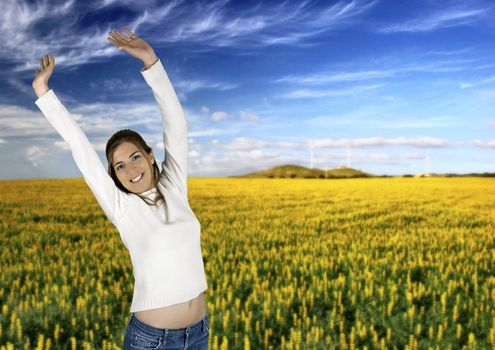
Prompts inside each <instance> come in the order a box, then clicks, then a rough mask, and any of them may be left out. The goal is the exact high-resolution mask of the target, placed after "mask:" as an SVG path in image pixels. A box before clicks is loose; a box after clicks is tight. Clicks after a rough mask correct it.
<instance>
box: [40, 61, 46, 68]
mask: <svg viewBox="0 0 495 350" xmlns="http://www.w3.org/2000/svg"><path fill="white" fill-rule="evenodd" d="M40 66H41V69H45V62H43V59H41V60H40Z"/></svg>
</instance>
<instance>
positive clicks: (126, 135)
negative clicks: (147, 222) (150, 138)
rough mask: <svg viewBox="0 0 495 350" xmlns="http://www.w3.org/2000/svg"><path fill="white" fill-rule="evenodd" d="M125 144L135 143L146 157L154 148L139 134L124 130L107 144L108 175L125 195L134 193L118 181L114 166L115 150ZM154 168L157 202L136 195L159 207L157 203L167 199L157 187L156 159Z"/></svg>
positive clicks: (158, 172) (158, 170)
mask: <svg viewBox="0 0 495 350" xmlns="http://www.w3.org/2000/svg"><path fill="white" fill-rule="evenodd" d="M124 142H131V143H133V144H134V145H135V146H136V147H137V148H138V149H139V150H140V151H141V152H143V153H145V154H146V155H149V154H150V153H151V151H152V148H151V147H150V146H148V144H147V143H146V141H144V139H143V138H142V137H141V135H139V133H137V132H135V131H133V130H130V129H122V130H119V131H117V132H116V133H114V134H113V135H112V136H111V137H110V139H109V140H108V142H107V146H106V149H105V154H106V156H107V161H108V174H109V175H110V177H111V178H112V179H113V181H114V182H115V185H116V186H117V187H118V188H119V189H121V190H122V191H124V192H125V193H133V192H131V191H129V190H128V189H127V188H125V187H124V185H122V183H121V182H120V180H119V179H118V177H117V175H116V174H115V170H114V168H113V166H112V163H113V154H114V152H115V150H116V149H117V147H118V146H119V145H121V144H122V143H124ZM152 167H153V175H154V185H155V187H156V189H157V195H158V197H157V198H156V201H153V200H151V199H149V198H146V197H142V196H139V194H137V193H136V194H137V195H138V196H139V197H141V199H142V200H143V201H144V202H145V203H147V204H151V205H157V202H158V201H159V200H160V199H162V200H165V198H164V197H163V194H162V193H161V192H160V190H159V189H158V186H157V184H158V179H159V178H160V169H159V168H158V165H157V163H156V159H155V162H154V163H153V165H152ZM150 201H151V203H150Z"/></svg>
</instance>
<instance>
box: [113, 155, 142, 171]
mask: <svg viewBox="0 0 495 350" xmlns="http://www.w3.org/2000/svg"><path fill="white" fill-rule="evenodd" d="M136 153H141V152H140V151H136V152H134V153H132V154H131V155H130V156H129V158H132V156H133V155H135V154H136ZM120 163H123V161H120V162H117V163H115V164H114V165H113V166H114V167H116V166H117V165H119V164H120Z"/></svg>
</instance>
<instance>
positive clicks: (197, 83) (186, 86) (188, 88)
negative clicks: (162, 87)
mask: <svg viewBox="0 0 495 350" xmlns="http://www.w3.org/2000/svg"><path fill="white" fill-rule="evenodd" d="M174 85H175V86H176V87H177V88H178V89H180V90H181V91H182V92H184V93H189V92H192V91H195V90H199V89H213V90H221V91H223V90H231V89H234V88H236V87H237V84H231V83H225V82H211V81H206V80H180V81H178V82H176V83H175V84H174Z"/></svg>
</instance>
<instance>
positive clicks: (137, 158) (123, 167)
mask: <svg viewBox="0 0 495 350" xmlns="http://www.w3.org/2000/svg"><path fill="white" fill-rule="evenodd" d="M154 162H155V158H154V157H153V152H151V153H150V155H149V156H147V155H146V154H145V153H143V152H142V151H141V150H140V149H139V148H137V146H136V145H134V144H133V143H132V142H124V143H122V144H120V145H119V146H118V147H117V149H116V150H115V152H114V154H113V164H112V166H113V169H114V171H115V174H116V175H117V178H118V179H119V181H120V183H121V184H122V185H124V187H125V188H126V189H128V190H129V191H131V192H133V193H141V192H145V191H147V190H150V189H152V188H153V187H155V184H154V177H153V164H154ZM135 178H138V179H137V180H138V181H136V182H134V181H131V180H134V179H135Z"/></svg>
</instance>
